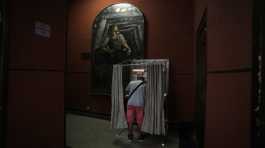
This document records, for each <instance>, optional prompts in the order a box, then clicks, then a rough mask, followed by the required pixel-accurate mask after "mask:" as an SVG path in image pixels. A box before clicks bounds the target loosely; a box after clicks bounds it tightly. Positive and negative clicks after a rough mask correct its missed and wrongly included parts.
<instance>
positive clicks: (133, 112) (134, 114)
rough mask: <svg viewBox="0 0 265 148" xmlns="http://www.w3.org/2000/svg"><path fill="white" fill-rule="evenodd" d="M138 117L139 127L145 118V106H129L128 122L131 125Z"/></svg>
mask: <svg viewBox="0 0 265 148" xmlns="http://www.w3.org/2000/svg"><path fill="white" fill-rule="evenodd" d="M135 118H136V122H137V125H138V126H139V127H141V126H142V123H143V119H144V108H143V107H138V106H131V105H128V106H127V122H128V124H129V125H131V124H132V123H133V122H134V119H135Z"/></svg>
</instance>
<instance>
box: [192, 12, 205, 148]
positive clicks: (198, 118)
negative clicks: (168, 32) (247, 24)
mask: <svg viewBox="0 0 265 148" xmlns="http://www.w3.org/2000/svg"><path fill="white" fill-rule="evenodd" d="M203 36H205V43H202V42H201V39H202V37H203ZM195 37H196V54H195V62H196V63H195V86H196V94H195V98H196V104H197V105H196V106H195V107H196V111H195V135H194V136H196V144H197V145H198V148H203V147H204V130H205V113H206V91H207V8H206V9H205V10H204V13H203V15H202V17H201V19H200V23H199V26H198V27H197V30H196V36H195ZM202 44H205V45H202ZM202 46H204V47H205V48H202ZM200 63H201V64H203V65H202V66H201V65H199V64H200ZM201 67H203V69H201ZM202 77H203V78H202ZM201 86H203V88H201ZM201 97H203V98H204V100H201ZM202 101H204V102H202Z"/></svg>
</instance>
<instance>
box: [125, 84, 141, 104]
mask: <svg viewBox="0 0 265 148" xmlns="http://www.w3.org/2000/svg"><path fill="white" fill-rule="evenodd" d="M142 82H143V81H142V80H134V81H131V82H130V83H129V84H128V86H127V87H126V91H128V92H129V95H130V94H131V93H132V91H134V89H135V88H136V87H137V86H138V85H139V84H140V83H142ZM144 96H145V84H141V86H139V87H138V88H137V89H136V91H135V92H134V93H133V94H132V95H131V97H130V98H129V100H128V103H127V105H131V106H138V107H143V106H144Z"/></svg>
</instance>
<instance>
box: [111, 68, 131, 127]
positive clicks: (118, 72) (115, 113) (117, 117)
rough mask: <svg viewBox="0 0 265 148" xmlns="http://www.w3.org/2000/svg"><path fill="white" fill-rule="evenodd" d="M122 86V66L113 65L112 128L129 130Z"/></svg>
mask: <svg viewBox="0 0 265 148" xmlns="http://www.w3.org/2000/svg"><path fill="white" fill-rule="evenodd" d="M123 99H124V98H123V85H122V66H121V65H113V75H112V91H111V103H112V104H111V126H112V128H116V129H119V128H127V127H128V125H127V121H126V116H125V112H124V100H123Z"/></svg>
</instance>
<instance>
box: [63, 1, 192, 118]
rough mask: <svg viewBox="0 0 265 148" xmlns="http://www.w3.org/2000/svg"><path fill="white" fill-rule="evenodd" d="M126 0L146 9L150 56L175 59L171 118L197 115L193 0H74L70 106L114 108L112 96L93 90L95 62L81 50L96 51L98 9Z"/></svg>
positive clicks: (70, 25)
mask: <svg viewBox="0 0 265 148" xmlns="http://www.w3.org/2000/svg"><path fill="white" fill-rule="evenodd" d="M120 2H126V3H131V4H133V5H135V6H136V7H138V8H139V9H140V10H142V12H143V13H144V15H145V19H146V20H145V21H146V32H145V33H146V34H147V38H146V49H145V50H146V53H147V58H168V59H170V60H171V61H170V62H171V63H170V64H171V65H170V66H171V74H170V80H171V81H170V85H171V87H170V88H171V89H170V97H169V110H170V115H169V116H170V120H171V121H191V120H192V119H193V112H194V91H193V90H194V89H193V44H192V42H193V3H192V0H166V1H161V0H127V1H124V0H75V1H72V2H71V3H69V20H68V45H67V46H68V66H69V74H68V77H67V87H68V88H69V89H68V90H67V94H66V106H67V107H69V108H78V109H81V110H85V109H86V107H87V106H89V108H90V111H92V112H99V113H108V114H109V113H110V98H109V97H103V98H102V97H100V96H98V97H95V96H89V95H88V91H89V82H90V75H89V73H90V67H91V65H90V61H89V60H81V58H80V53H82V52H90V51H91V40H92V30H91V28H92V24H93V21H94V19H95V17H96V15H97V14H98V13H99V12H100V11H101V10H103V9H104V8H105V7H107V6H109V5H111V4H115V3H120ZM91 102H93V103H91ZM102 102H105V104H102ZM97 104H100V105H97ZM106 108H107V110H104V109H106Z"/></svg>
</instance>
